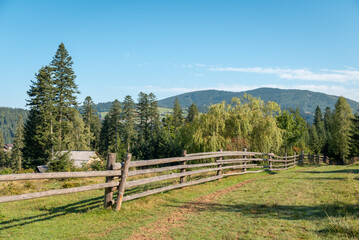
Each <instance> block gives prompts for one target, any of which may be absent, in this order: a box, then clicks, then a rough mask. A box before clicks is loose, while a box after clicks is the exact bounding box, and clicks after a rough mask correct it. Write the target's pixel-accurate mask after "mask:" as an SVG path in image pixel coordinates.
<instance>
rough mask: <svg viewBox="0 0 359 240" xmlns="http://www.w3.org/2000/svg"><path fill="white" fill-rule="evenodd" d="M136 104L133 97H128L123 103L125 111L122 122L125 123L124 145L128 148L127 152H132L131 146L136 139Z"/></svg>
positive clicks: (123, 111)
mask: <svg viewBox="0 0 359 240" xmlns="http://www.w3.org/2000/svg"><path fill="white" fill-rule="evenodd" d="M135 106H136V104H135V102H134V101H133V100H132V97H131V96H129V95H127V96H126V97H125V99H124V101H123V110H122V114H121V121H122V122H123V138H124V144H125V145H126V146H127V152H130V150H131V145H132V143H133V141H134V139H135V134H136V132H135V119H136V108H135Z"/></svg>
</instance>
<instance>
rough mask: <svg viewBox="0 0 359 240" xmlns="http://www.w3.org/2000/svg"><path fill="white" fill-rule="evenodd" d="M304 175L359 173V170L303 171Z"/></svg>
mask: <svg viewBox="0 0 359 240" xmlns="http://www.w3.org/2000/svg"><path fill="white" fill-rule="evenodd" d="M301 172H302V173H314V174H320V173H359V169H343V170H333V171H301Z"/></svg>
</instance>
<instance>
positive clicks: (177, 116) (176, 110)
mask: <svg viewBox="0 0 359 240" xmlns="http://www.w3.org/2000/svg"><path fill="white" fill-rule="evenodd" d="M172 121H173V126H174V128H175V129H177V128H179V127H181V126H182V124H183V117H182V108H181V105H180V103H179V100H178V98H176V100H175V102H174V105H173V118H172Z"/></svg>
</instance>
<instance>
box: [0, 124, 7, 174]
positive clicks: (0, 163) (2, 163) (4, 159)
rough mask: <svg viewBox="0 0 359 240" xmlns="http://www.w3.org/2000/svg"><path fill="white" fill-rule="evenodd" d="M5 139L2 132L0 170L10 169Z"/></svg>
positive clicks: (0, 134) (0, 133)
mask: <svg viewBox="0 0 359 240" xmlns="http://www.w3.org/2000/svg"><path fill="white" fill-rule="evenodd" d="M4 144H5V143H4V137H3V134H2V132H1V130H0V169H1V168H5V167H8V166H7V165H8V161H7V156H6V153H5V151H4V148H3V146H4Z"/></svg>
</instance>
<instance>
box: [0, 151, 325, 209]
mask: <svg viewBox="0 0 359 240" xmlns="http://www.w3.org/2000/svg"><path fill="white" fill-rule="evenodd" d="M115 159H116V155H115V154H112V153H110V154H109V156H108V160H107V170H106V171H87V172H53V173H25V174H8V175H0V182H3V181H19V180H35V179H59V178H85V177H86V178H88V177H106V182H105V183H100V184H93V185H88V186H81V187H74V188H66V189H58V190H50V191H45V192H36V193H27V194H21V195H12V196H5V197H0V203H4V202H13V201H20V200H27V199H35V198H41V197H47V196H55V195H62V194H69V193H77V192H84V191H91V190H98V189H105V197H104V207H105V208H109V209H111V208H113V207H115V209H116V210H119V209H120V208H121V204H122V202H124V201H129V200H133V199H136V198H140V197H144V196H148V195H152V194H156V193H160V192H164V191H169V190H173V189H177V188H182V187H186V186H191V185H195V184H200V183H205V182H209V181H214V180H218V179H221V178H223V177H227V176H234V175H240V174H247V173H258V172H263V171H282V170H287V169H290V168H293V167H295V166H296V165H297V164H300V163H301V164H303V163H305V162H309V163H317V164H318V163H319V162H326V161H325V160H326V158H325V157H322V156H318V155H316V156H314V155H304V154H303V153H302V154H299V155H293V156H277V155H275V154H273V153H259V152H247V151H246V149H244V151H219V152H207V153H192V154H187V153H186V151H184V153H183V156H182V157H173V158H162V159H151V160H139V161H131V154H127V156H126V159H125V161H124V162H122V163H116V162H115ZM134 176H141V177H142V178H140V179H131V177H134ZM174 179H178V181H175V182H174V181H173V180H174ZM166 180H172V182H168V184H169V185H167V186H162V187H158V188H154V189H151V190H145V191H143V192H139V193H134V194H130V195H126V196H125V195H124V194H125V192H126V190H129V189H131V188H135V187H138V186H142V185H146V184H153V183H157V182H162V181H166ZM116 190H118V194H117V195H118V197H117V200H116V201H115V200H114V192H115V191H116Z"/></svg>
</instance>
